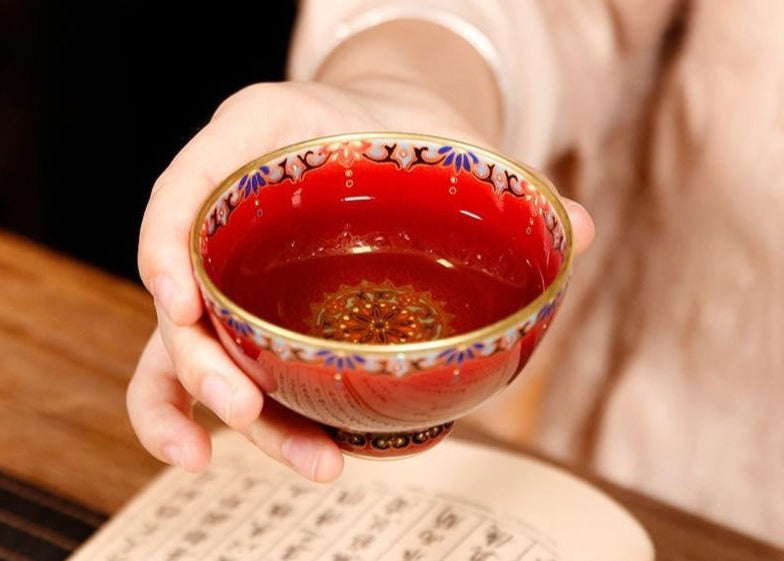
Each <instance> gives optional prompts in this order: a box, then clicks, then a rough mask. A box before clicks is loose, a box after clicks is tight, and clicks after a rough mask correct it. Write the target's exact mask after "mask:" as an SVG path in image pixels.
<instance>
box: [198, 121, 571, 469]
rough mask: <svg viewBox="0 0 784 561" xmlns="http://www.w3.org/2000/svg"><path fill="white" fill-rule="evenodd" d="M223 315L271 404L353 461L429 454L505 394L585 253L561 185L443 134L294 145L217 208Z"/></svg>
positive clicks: (211, 213) (214, 290)
mask: <svg viewBox="0 0 784 561" xmlns="http://www.w3.org/2000/svg"><path fill="white" fill-rule="evenodd" d="M191 252H192V259H193V264H194V268H195V273H196V277H197V280H198V282H199V285H200V288H201V291H202V295H203V297H204V301H205V303H206V309H207V312H208V314H209V316H210V318H211V320H212V323H213V324H214V326H215V330H216V331H217V334H218V336H219V338H220V340H221V342H222V343H223V345H224V346H225V348H226V349H227V351H228V353H229V354H230V355H231V356H232V357H233V359H234V360H235V361H236V362H237V364H238V365H239V366H240V367H241V368H242V369H243V370H244V371H245V372H246V373H247V374H248V376H250V377H251V378H252V379H253V380H254V381H255V382H256V383H257V384H258V385H259V386H260V387H261V388H262V390H264V391H265V392H266V393H267V394H268V395H269V396H271V397H272V398H274V399H275V400H277V401H278V402H280V403H282V404H283V405H285V406H286V407H288V408H290V409H292V410H294V411H296V412H298V413H300V414H301V415H304V416H305V417H308V418H310V419H313V420H315V421H317V422H319V423H321V424H322V425H323V426H324V428H325V429H326V430H327V431H328V432H329V434H330V435H331V436H332V438H333V439H334V440H335V441H336V442H337V443H338V444H339V446H340V447H341V448H342V449H343V450H345V451H347V452H350V453H354V454H359V455H365V456H375V457H392V456H402V455H408V454H412V453H415V452H418V451H421V450H424V449H427V448H429V447H430V446H432V445H434V444H435V443H436V442H438V441H439V440H441V439H442V438H443V437H444V436H445V435H446V434H447V433H448V432H449V430H450V429H451V427H452V424H453V422H454V420H455V419H457V418H459V417H461V416H463V415H465V414H466V413H468V412H469V411H471V410H472V409H473V408H475V407H476V406H478V405H479V404H480V403H482V402H483V401H484V400H486V399H487V398H489V397H490V396H492V395H494V394H495V393H497V392H498V391H500V390H501V389H503V388H504V387H506V386H507V385H508V384H509V383H510V382H511V381H512V380H513V379H514V378H515V377H516V376H517V374H518V373H519V372H520V370H521V369H522V368H523V366H524V365H525V363H526V362H527V360H528V358H529V357H530V355H531V353H532V352H533V350H534V348H535V347H536V345H537V343H538V342H539V340H540V339H541V337H542V335H543V334H544V332H545V331H546V330H547V328H548V326H549V325H550V323H551V322H552V320H553V316H554V315H555V312H556V310H557V308H558V306H559V304H560V302H561V299H562V298H563V296H564V293H565V290H566V286H567V281H568V277H569V267H570V263H571V253H572V250H571V229H570V226H569V222H568V218H567V215H566V211H565V210H564V208H563V206H562V205H561V203H560V201H559V199H558V197H557V195H556V194H555V192H554V190H553V189H552V187H551V186H550V184H549V183H548V181H547V180H546V179H545V178H544V177H543V176H542V175H540V174H539V173H537V172H535V171H534V170H532V169H530V168H528V167H526V166H523V165H520V164H517V163H514V162H512V161H510V160H508V159H506V158H504V157H502V156H500V155H498V154H495V153H492V152H489V151H487V150H485V149H482V148H478V147H476V146H471V145H468V144H464V143H461V142H457V141H454V140H449V139H445V138H438V137H429V136H423V135H419V134H397V133H365V134H352V135H344V136H338V137H329V138H320V139H315V140H310V141H307V142H303V143H300V144H297V145H294V146H290V147H287V148H283V149H281V150H278V151H276V152H273V153H271V154H267V155H265V156H262V157H260V158H258V159H256V160H254V161H253V162H250V163H248V164H247V165H245V166H244V167H242V168H241V169H240V170H238V171H237V172H236V173H234V174H233V175H231V176H230V177H228V178H227V179H226V180H225V181H223V182H222V183H221V185H220V186H219V187H218V188H217V189H216V190H215V191H214V192H213V193H212V195H211V196H210V197H209V199H208V200H207V201H206V202H205V203H204V205H203V206H202V208H201V210H200V212H199V214H198V217H197V219H196V222H195V224H194V228H193V232H192V244H191Z"/></svg>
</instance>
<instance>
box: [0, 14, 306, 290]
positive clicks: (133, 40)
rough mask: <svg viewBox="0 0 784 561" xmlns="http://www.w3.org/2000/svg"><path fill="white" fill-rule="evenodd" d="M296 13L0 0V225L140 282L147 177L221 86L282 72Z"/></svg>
mask: <svg viewBox="0 0 784 561" xmlns="http://www.w3.org/2000/svg"><path fill="white" fill-rule="evenodd" d="M199 4H201V5H203V6H206V7H198V5H199ZM294 13H295V6H294V2H293V1H291V2H289V1H279V2H249V3H246V2H233V1H226V0H224V1H221V2H206V3H196V2H193V3H187V4H186V3H178V2H150V1H135V2H130V1H121V0H112V1H109V2H100V3H99V2H58V1H54V0H52V1H43V0H41V1H36V0H0V228H2V229H6V230H12V231H15V232H18V233H20V234H23V235H25V236H27V237H30V238H32V239H35V240H38V241H40V242H42V243H44V244H46V245H48V246H50V247H52V248H54V249H57V250H59V251H62V252H66V253H69V254H71V255H73V256H76V257H78V258H80V259H82V260H84V261H87V262H90V263H93V264H95V265H97V266H99V267H101V268H104V269H106V270H108V271H111V272H113V273H116V274H119V275H122V276H125V277H127V278H129V279H132V280H138V274H137V271H136V241H137V235H138V229H139V224H140V221H141V217H142V213H143V211H144V206H145V204H146V201H147V196H148V194H149V190H150V188H151V186H152V184H153V182H154V180H155V178H156V177H157V175H158V174H159V173H160V172H161V171H162V170H163V169H164V168H165V167H166V165H167V163H168V162H169V161H170V160H171V158H172V157H173V156H174V155H175V154H176V153H177V151H178V150H179V149H180V148H181V147H182V146H183V145H184V144H185V143H186V142H187V141H188V139H189V138H190V137H191V136H193V134H195V132H196V131H198V130H199V128H201V127H202V126H203V125H204V124H205V123H206V122H207V121H208V120H209V118H210V116H211V114H212V112H213V111H214V110H215V108H216V107H217V106H218V104H219V103H220V102H221V101H222V100H223V99H225V98H226V97H227V96H228V95H230V94H231V93H232V92H234V91H236V90H238V89H240V88H241V87H243V86H245V85H247V84H251V83H253V82H259V81H271V80H280V79H282V78H283V72H284V66H285V57H286V51H287V45H288V40H289V36H290V33H291V27H292V23H293V19H294Z"/></svg>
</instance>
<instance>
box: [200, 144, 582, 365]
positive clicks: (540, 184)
mask: <svg viewBox="0 0 784 561" xmlns="http://www.w3.org/2000/svg"><path fill="white" fill-rule="evenodd" d="M381 139H389V140H399V141H409V142H411V141H421V142H428V143H432V144H437V145H442V146H444V145H445V146H452V147H454V148H457V149H459V150H463V151H469V152H473V153H475V154H477V155H481V156H483V157H484V158H486V159H487V160H489V161H494V162H498V163H500V164H501V165H503V166H505V167H506V168H507V169H509V170H511V171H514V172H517V173H520V174H521V175H522V176H523V177H525V179H526V180H527V181H528V182H529V183H531V184H533V185H534V186H535V187H536V189H537V190H538V191H539V192H540V193H541V194H542V195H543V196H544V197H545V198H546V199H547V201H548V202H549V204H550V205H551V208H552V209H553V210H554V211H555V213H556V214H557V216H558V219H559V220H560V221H561V225H562V227H563V231H564V239H565V249H564V259H563V262H562V263H561V267H560V269H559V270H558V273H557V274H556V276H555V278H554V279H553V281H552V282H551V283H550V284H549V285H548V286H547V288H546V289H545V290H544V291H543V292H542V293H540V294H539V295H538V296H537V297H536V298H534V299H533V300H531V301H530V302H528V303H527V304H526V305H525V306H523V307H522V308H520V309H518V310H517V311H515V312H514V313H512V314H510V315H508V316H505V317H503V318H501V319H500V320H498V321H496V322H494V323H490V324H488V325H485V326H483V327H480V328H478V329H474V330H471V331H466V332H465V333H460V334H458V335H452V336H450V337H445V338H442V339H433V340H430V341H420V342H416V343H399V344H389V345H379V344H365V343H348V342H344V341H333V340H331V339H322V338H320V337H315V336H313V335H306V334H304V333H299V332H298V331H293V330H291V329H286V328H284V327H281V326H279V325H277V324H275V323H272V322H269V321H267V320H264V319H262V318H260V317H258V316H256V315H254V314H251V313H250V312H248V311H247V310H245V309H244V308H242V307H241V306H240V305H238V304H236V303H235V302H234V301H232V300H231V299H230V298H229V297H228V296H226V295H225V294H224V293H223V291H222V290H220V289H219V288H218V287H217V286H216V285H215V283H213V282H212V279H211V278H210V276H209V275H208V274H207V271H206V269H205V267H204V262H203V260H202V256H201V252H200V251H199V247H200V232H201V228H202V224H204V221H205V220H206V218H207V214H208V213H209V211H210V209H211V208H212V207H213V205H214V204H215V203H216V202H217V200H218V199H219V198H220V197H221V195H223V194H224V193H225V192H226V189H227V188H228V187H230V186H231V185H233V184H234V183H236V182H237V180H239V179H240V178H241V177H242V176H243V175H245V174H246V173H248V172H249V171H250V170H252V169H255V168H258V167H259V166H261V165H263V164H266V163H269V162H270V161H272V160H276V159H278V158H280V157H282V156H285V155H287V154H291V153H294V152H300V151H302V150H305V149H307V148H312V147H316V146H323V145H328V144H335V143H345V142H357V141H363V140H365V141H373V140H381ZM190 252H191V263H192V265H193V268H194V273H195V275H196V278H197V280H198V282H199V283H200V284H201V285H202V287H203V289H204V290H206V291H207V292H208V293H209V295H210V297H211V298H212V299H214V301H215V302H217V303H218V304H219V305H220V306H221V307H222V308H223V309H226V310H228V311H229V313H231V314H233V315H234V316H236V317H239V318H241V319H242V320H243V321H244V322H246V323H247V324H249V325H251V326H253V327H256V328H258V329H260V330H261V331H263V332H265V333H266V334H268V335H270V336H271V337H274V338H279V339H281V340H284V341H287V342H289V343H291V344H293V345H299V346H305V347H310V348H315V349H318V350H328V351H330V352H332V353H334V354H336V355H346V356H354V355H360V356H361V355H373V356H387V357H392V356H394V357H397V358H406V357H407V356H410V355H420V354H425V353H432V352H434V351H444V350H448V349H455V348H468V347H469V346H470V345H471V344H473V343H476V342H478V341H484V340H487V339H491V338H494V337H497V336H501V335H502V334H504V333H506V332H507V331H508V330H510V329H511V328H513V327H516V326H518V325H521V324H522V323H524V322H525V321H526V320H527V319H528V318H529V317H531V315H533V313H534V312H538V310H540V309H542V307H543V306H544V305H545V304H546V303H547V302H549V301H551V300H553V299H554V298H555V296H556V295H557V294H558V292H560V291H561V290H562V288H563V287H564V286H565V285H566V283H567V282H568V280H569V274H570V270H571V266H572V257H573V243H572V225H571V222H570V220H569V216H568V214H567V212H566V208H565V207H564V205H563V203H562V202H561V200H560V198H559V196H558V194H557V191H556V189H555V187H554V186H553V184H552V183H551V182H550V180H549V179H547V177H546V176H545V175H544V174H543V173H542V172H540V171H539V170H537V169H535V168H533V167H531V166H529V165H526V164H522V163H520V162H516V161H514V160H512V159H510V158H508V157H506V156H503V155H502V154H500V153H498V152H494V151H492V150H489V149H487V148H483V147H481V146H477V145H475V144H471V143H468V142H463V141H460V140H456V139H452V138H448V137H444V136H437V135H428V134H422V133H405V132H377V131H370V132H359V133H347V134H337V135H330V136H322V137H316V138H311V139H308V140H304V141H302V142H297V143H294V144H290V145H288V146H284V147H282V148H279V149H277V150H274V151H272V152H267V153H266V154H263V155H261V156H259V157H257V158H254V159H253V160H251V161H249V162H247V163H245V164H244V165H242V166H241V167H240V168H238V169H237V170H236V171H234V172H233V173H232V174H231V175H229V176H227V177H226V178H225V179H223V181H221V182H220V183H219V184H218V186H217V187H215V189H213V191H212V192H211V193H210V195H209V197H207V199H205V201H204V202H203V203H202V205H201V207H200V208H199V212H198V214H197V215H196V219H195V221H194V222H193V225H192V227H191V243H190Z"/></svg>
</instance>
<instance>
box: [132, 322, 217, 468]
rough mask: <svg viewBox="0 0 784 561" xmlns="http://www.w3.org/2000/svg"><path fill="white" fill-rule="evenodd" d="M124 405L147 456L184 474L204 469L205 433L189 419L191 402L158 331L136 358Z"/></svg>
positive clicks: (206, 454)
mask: <svg viewBox="0 0 784 561" xmlns="http://www.w3.org/2000/svg"><path fill="white" fill-rule="evenodd" d="M126 402H127V408H128V415H129V417H130V420H131V424H132V425H133V428H134V430H135V431H136V434H137V436H138V437H139V440H140V442H141V443H142V445H143V446H144V447H145V448H146V449H147V451H148V452H150V454H152V455H153V456H155V457H156V458H158V459H159V460H161V461H164V462H167V463H170V464H172V465H177V466H180V467H182V468H184V469H186V470H188V471H200V470H202V469H204V468H205V467H206V465H207V462H209V459H210V453H211V444H210V437H209V434H208V433H207V431H206V430H204V428H203V427H201V426H199V425H198V424H197V423H195V422H194V421H193V419H192V418H191V410H192V409H191V408H192V404H193V400H192V399H191V397H190V396H189V395H188V393H187V392H186V391H185V389H184V388H183V387H182V385H181V384H180V382H179V381H178V380H177V377H176V376H175V374H174V369H173V367H172V364H171V361H169V357H168V355H167V354H166V349H165V348H164V346H163V342H162V341H161V337H160V332H159V331H158V330H156V331H155V332H154V333H153V335H152V337H151V338H150V340H149V342H148V343H147V346H146V347H145V349H144V352H143V353H142V356H141V358H140V359H139V363H138V365H137V367H136V372H135V373H134V375H133V378H132V379H131V383H130V384H129V386H128V392H127V395H126Z"/></svg>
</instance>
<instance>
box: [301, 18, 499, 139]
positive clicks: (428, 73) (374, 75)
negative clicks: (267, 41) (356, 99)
mask: <svg viewBox="0 0 784 561" xmlns="http://www.w3.org/2000/svg"><path fill="white" fill-rule="evenodd" d="M314 80H315V81H317V82H321V83H324V84H328V85H331V86H335V87H339V88H342V89H345V90H349V91H352V92H355V93H359V94H362V95H365V96H377V97H379V98H382V99H386V100H388V101H393V102H399V103H400V104H401V105H402V104H407V103H408V104H411V103H413V104H417V105H419V106H418V107H417V108H416V109H417V110H418V111H416V112H420V113H421V112H427V111H432V112H433V113H432V114H433V117H434V118H438V117H439V116H443V117H444V118H452V119H456V120H460V121H462V122H461V123H455V126H456V127H458V128H459V127H460V126H461V125H464V126H465V127H467V128H469V129H470V130H471V131H474V132H475V134H477V135H478V136H480V137H481V138H482V139H484V140H485V141H486V142H489V143H490V144H493V145H496V146H497V145H499V144H500V143H501V142H502V136H503V109H502V99H501V95H500V93H499V89H498V86H497V85H496V81H495V77H494V74H493V72H492V70H491V69H490V68H489V66H488V64H487V63H486V61H485V60H484V59H483V58H482V56H481V55H480V54H479V53H478V52H477V51H476V50H475V49H474V47H473V46H472V45H470V44H469V43H468V42H467V41H465V40H464V39H463V38H461V37H460V36H458V35H456V34H455V33H452V32H451V31H449V30H448V29H446V28H443V27H441V26H439V25H436V24H433V23H430V22H425V21H416V20H395V21H390V22H387V23H382V24H380V25H378V26H375V27H372V28H369V29H366V30H364V31H362V32H360V33H357V34H356V35H353V36H352V37H350V38H348V39H347V40H346V41H344V42H343V43H341V44H340V45H338V46H337V47H336V48H335V49H334V50H333V51H332V52H331V53H330V55H329V56H328V57H327V58H326V59H325V61H324V62H323V64H322V65H321V66H320V68H319V69H318V71H317V73H316V75H315V77H314Z"/></svg>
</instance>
